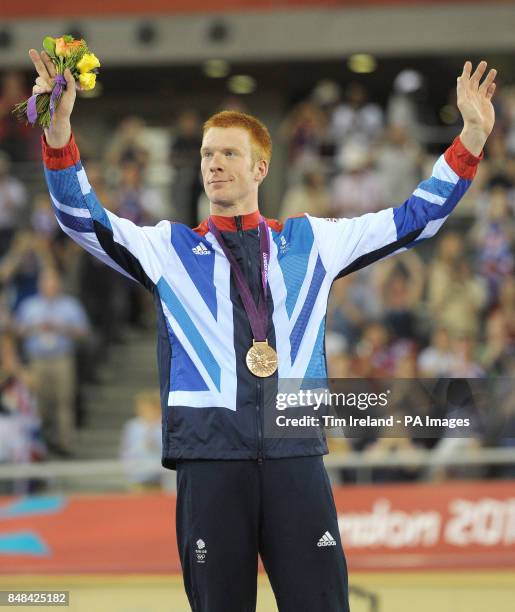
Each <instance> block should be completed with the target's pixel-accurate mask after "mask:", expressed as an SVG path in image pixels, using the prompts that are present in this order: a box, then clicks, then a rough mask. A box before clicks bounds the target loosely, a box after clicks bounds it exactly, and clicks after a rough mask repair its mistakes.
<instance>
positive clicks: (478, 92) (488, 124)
mask: <svg viewBox="0 0 515 612" xmlns="http://www.w3.org/2000/svg"><path fill="white" fill-rule="evenodd" d="M486 68H487V63H486V62H485V61H482V62H479V64H478V66H477V68H476V69H475V70H474V72H473V73H472V63H471V62H469V61H467V62H465V65H464V66H463V72H462V73H461V75H460V76H459V77H458V83H457V96H458V108H459V110H460V113H461V116H462V117H463V123H464V131H467V132H469V133H473V134H474V136H475V138H477V139H478V142H479V141H480V140H481V139H483V143H482V145H484V142H485V141H486V139H487V138H488V136H489V134H490V132H491V131H492V129H493V127H494V122H495V110H494V107H493V104H492V96H493V95H494V92H495V86H496V85H495V83H494V79H495V77H496V75H497V70H495V69H493V68H492V69H491V70H490V71H489V72H488V74H487V75H486V77H485V78H484V80H483V82H482V83H480V81H481V78H482V77H483V75H484V74H485V71H486ZM471 73H472V74H471ZM482 145H481V147H482Z"/></svg>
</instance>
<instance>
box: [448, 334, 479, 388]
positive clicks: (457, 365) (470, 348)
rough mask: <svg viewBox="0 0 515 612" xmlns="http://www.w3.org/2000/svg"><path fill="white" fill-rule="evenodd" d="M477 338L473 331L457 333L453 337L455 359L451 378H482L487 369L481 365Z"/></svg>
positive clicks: (452, 346) (452, 350)
mask: <svg viewBox="0 0 515 612" xmlns="http://www.w3.org/2000/svg"><path fill="white" fill-rule="evenodd" d="M476 351H477V342H476V338H475V336H474V335H473V334H471V333H465V332H462V333H456V334H455V335H454V336H452V337H451V352H452V356H453V360H452V363H451V368H450V371H449V376H450V377H451V378H482V377H483V376H485V371H484V370H483V368H482V367H481V366H480V365H479V363H478V359H477V355H476Z"/></svg>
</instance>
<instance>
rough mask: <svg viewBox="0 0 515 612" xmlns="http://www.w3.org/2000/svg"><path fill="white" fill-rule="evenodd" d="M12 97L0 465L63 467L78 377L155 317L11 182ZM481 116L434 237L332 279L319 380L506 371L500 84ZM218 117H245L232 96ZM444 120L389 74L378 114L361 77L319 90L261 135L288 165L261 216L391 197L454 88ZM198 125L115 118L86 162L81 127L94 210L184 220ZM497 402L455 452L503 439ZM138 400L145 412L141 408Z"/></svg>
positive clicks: (437, 137)
mask: <svg viewBox="0 0 515 612" xmlns="http://www.w3.org/2000/svg"><path fill="white" fill-rule="evenodd" d="M27 95H28V92H27V90H26V84H25V81H24V79H23V77H22V76H21V75H20V74H17V73H14V72H13V73H8V74H4V76H3V80H2V81H1V83H0V354H1V364H0V393H1V395H0V399H1V402H0V463H1V462H9V461H23V460H34V461H36V460H42V459H44V458H45V457H48V456H53V455H57V456H59V457H63V458H64V457H69V456H71V455H72V451H73V444H72V440H73V436H74V432H75V430H76V428H77V427H78V426H79V427H80V426H81V422H82V421H83V419H84V415H82V414H81V410H80V385H81V383H84V382H94V381H95V379H96V376H97V373H98V367H99V365H101V364H102V362H103V359H104V356H105V354H106V350H107V349H108V348H109V346H111V345H112V343H116V342H118V341H120V339H121V338H122V336H123V330H124V328H125V327H126V326H140V327H145V326H147V325H148V321H149V320H151V321H152V320H153V319H152V316H151V315H150V314H149V313H150V312H151V304H150V303H149V300H148V299H147V297H146V296H145V294H144V293H143V292H142V291H140V290H139V289H138V288H137V287H135V286H134V285H133V284H131V283H129V282H128V281H126V280H125V279H124V278H123V277H122V276H120V275H118V274H116V273H114V272H113V271H111V270H109V269H108V268H107V267H105V266H104V265H102V264H100V263H99V262H97V261H96V260H94V259H93V258H92V257H90V256H89V255H88V254H86V253H84V252H82V251H81V250H80V249H79V248H78V247H76V246H75V245H74V244H73V243H72V242H71V241H70V240H68V239H67V238H66V237H64V234H63V233H62V232H61V231H60V230H59V227H58V225H57V223H56V221H55V218H54V215H53V212H52V204H51V201H50V198H49V196H48V194H47V192H46V191H45V190H44V184H43V183H41V182H40V183H39V184H38V186H37V187H35V186H34V185H35V184H34V182H31V183H30V185H29V184H28V183H27V180H26V177H27V167H28V168H29V169H30V171H31V172H32V173H33V174H34V173H40V174H41V175H42V172H41V166H40V164H39V163H38V162H39V159H40V152H39V146H40V145H39V134H37V130H33V129H29V128H27V127H25V126H23V125H22V124H20V123H18V122H16V121H15V120H14V119H13V118H12V116H11V115H10V109H11V108H12V106H13V104H14V103H16V102H18V101H19V100H20V99H22V98H24V97H26V96H27ZM495 105H496V112H497V122H496V127H495V131H494V133H493V134H492V135H491V137H490V139H489V141H488V144H487V147H486V150H485V159H484V161H483V162H482V163H481V165H480V169H479V172H478V175H477V178H476V179H475V181H474V183H473V185H472V187H471V188H470V190H469V192H468V193H467V195H466V196H465V198H464V200H463V201H462V202H461V203H460V204H459V206H458V208H457V210H456V211H455V212H454V213H453V214H452V215H451V218H450V219H449V220H448V222H447V223H446V225H445V226H444V228H443V229H442V230H441V232H440V233H439V234H438V236H437V237H436V238H435V239H433V240H431V241H428V242H427V243H424V244H422V245H420V247H418V248H416V249H413V250H410V251H407V252H405V253H403V254H401V255H398V256H396V257H394V258H391V259H388V260H386V261H383V262H379V263H376V264H374V265H373V266H371V267H370V268H369V269H364V270H362V271H360V272H357V273H355V274H352V275H350V276H348V277H345V278H343V279H341V280H339V281H338V282H337V283H335V284H334V286H333V290H332V294H331V299H330V304H329V311H328V317H327V338H326V351H327V358H328V368H329V374H330V376H332V377H335V378H353V377H356V378H358V377H359V378H362V377H367V378H374V377H382V378H389V377H391V378H406V379H414V378H417V377H429V378H441V377H444V378H484V379H488V380H490V379H496V380H509V379H510V377H511V376H512V375H513V373H514V369H515V362H514V347H515V344H514V342H515V279H514V239H515V235H514V227H515V226H514V214H515V89H514V88H510V87H507V86H505V87H504V88H501V89H500V90H499V91H498V93H496V97H495ZM223 107H224V108H236V109H238V110H247V108H246V107H245V104H244V103H242V101H241V99H232V100H229V101H226V102H224V103H223ZM446 109H447V110H446V116H445V121H442V120H441V119H439V118H438V117H437V115H438V113H437V109H432V108H431V98H430V97H429V96H428V94H427V93H425V94H424V87H423V78H422V76H421V75H419V74H418V73H416V72H413V71H403V72H402V73H401V74H399V75H398V77H397V78H396V79H395V82H394V83H393V85H392V91H391V92H390V95H389V97H388V102H387V104H386V105H379V104H378V103H376V102H375V101H374V100H371V99H369V96H368V93H367V90H366V89H365V87H364V86H363V85H362V84H361V83H359V82H351V83H346V84H345V85H342V84H339V83H336V82H332V81H321V82H319V83H318V84H317V85H316V86H315V87H314V89H313V91H312V92H311V93H310V95H308V96H307V97H306V98H305V99H303V100H301V101H300V102H298V103H296V104H295V105H294V106H290V107H289V108H287V109H286V110H285V113H284V117H283V118H282V121H281V124H280V127H279V129H278V130H277V133H276V134H272V136H273V138H274V146H275V148H276V150H278V149H282V150H283V151H285V156H286V159H287V163H286V164H285V171H284V185H283V194H284V195H283V198H282V201H281V202H278V203H277V206H276V215H275V216H277V217H278V218H279V219H285V218H286V217H288V216H292V215H296V214H298V213H300V212H309V213H310V214H312V215H315V216H320V217H340V216H345V217H353V216H356V215H361V214H364V213H369V212H375V211H378V210H381V209H383V208H386V207H389V206H396V205H399V204H402V202H403V201H404V200H405V199H407V198H408V197H409V195H410V194H411V192H412V191H413V190H414V189H415V187H416V186H417V184H418V183H419V182H420V181H421V180H423V179H424V178H427V177H428V176H429V175H430V172H431V168H432V165H433V163H434V162H435V161H436V158H437V157H438V155H439V154H440V153H442V152H443V151H444V150H445V148H446V146H448V145H449V144H450V143H451V141H452V139H453V138H454V136H455V135H457V134H458V133H459V130H460V121H459V114H458V112H457V109H456V107H455V105H454V106H453V100H452V92H451V93H450V101H449V105H448V107H446ZM251 112H256V111H255V109H252V110H251ZM435 117H437V119H435ZM203 119H204V117H200V116H199V115H198V114H197V113H196V112H195V111H192V110H186V111H184V112H182V113H179V114H178V115H177V116H176V118H175V120H174V122H173V124H172V125H171V126H155V125H152V126H151V125H149V124H148V123H147V121H146V119H145V118H144V117H139V116H130V117H126V118H124V119H122V120H121V121H120V122H119V124H118V125H117V126H115V127H114V129H113V131H112V133H111V134H110V135H109V138H108V139H106V141H105V142H106V144H105V146H104V148H103V151H102V152H101V154H89V153H88V151H89V148H88V134H81V133H80V131H79V132H78V133H77V134H76V136H77V139H78V140H79V145H80V146H81V150H82V152H83V157H84V158H85V159H84V162H85V166H86V169H87V173H88V177H89V180H90V182H91V183H92V185H93V187H94V189H95V191H96V193H97V195H98V197H99V198H100V200H101V202H102V203H103V205H104V206H105V207H106V208H108V209H110V210H111V211H113V212H115V213H116V214H118V215H120V216H122V217H125V218H128V219H131V220H132V221H134V222H135V223H137V224H140V225H144V224H154V223H156V222H157V221H159V220H161V219H163V218H173V219H176V220H180V221H183V222H185V223H188V224H189V225H191V226H195V225H196V224H197V222H198V221H199V218H200V217H202V216H203V214H202V213H203V212H204V211H205V201H204V200H203V197H204V196H203V190H202V184H201V180H200V176H199V148H200V143H201V127H202V120H203ZM82 142H84V146H82ZM31 163H32V165H30V164H31ZM267 210H271V209H270V207H269V203H267ZM501 393H504V396H503V397H502V401H501V400H500V401H499V403H498V405H497V413H495V414H496V415H497V418H494V419H493V420H494V421H495V423H492V419H490V426H489V427H488V428H486V429H485V428H481V427H477V428H476V430H475V438H474V436H470V437H468V438H467V442H465V443H461V445H460V448H461V447H463V446H466V445H467V444H468V445H470V446H471V447H474V446H482V445H483V446H484V445H492V444H493V445H507V446H511V445H514V443H515V434H513V433H512V434H511V436H510V435H506V432H507V431H510V428H509V427H506V423H510V422H512V423H513V420H514V419H515V394H514V393H513V392H512V389H511V387H510V385H509V384H508V385H505V387H503V389H502V390H501ZM140 403H142V404H143V405H151V404H152V401H150V399H149V397H144V398H143V399H142V400H141V402H140ZM141 410H142V413H145V414H147V413H148V414H147V416H146V417H143V420H145V419H146V420H152V419H151V418H150V417H148V415H149V414H150V413H151V412H152V410H151V409H150V408H149V409H148V410H147V411H146V412H145V409H144V408H142V409H141ZM453 410H455V406H453V405H450V406H449V411H450V412H452V411H453ZM491 415H492V413H490V416H491ZM494 416H495V415H494ZM147 417H148V418H147ZM143 429H144V428H143ZM156 431H157V430H156ZM511 431H512V432H513V426H512V427H511ZM138 432H139V433H138ZM140 434H141V435H140ZM152 435H154V434H152ZM141 436H143V434H142V431H141V428H140V430H138V427H137V426H136V425H134V426H132V427H129V426H128V429H127V430H126V431H125V433H124V436H123V443H122V446H123V452H122V454H123V456H124V457H125V458H127V457H131V456H134V452H136V450H134V449H136V447H138V445H140V446H141V444H140V441H137V440H140V438H141ZM134 440H136V441H134ZM131 441H134V442H131ZM131 445H132V446H133V447H134V449H132V450H131ZM332 445H333V446H334V448H340V449H343V448H345V449H348V448H349V446H350V447H351V448H352V449H354V450H355V449H356V448H358V449H359V450H362V451H363V452H370V453H377V452H383V453H391V452H396V451H397V450H400V449H404V450H406V448H415V447H416V446H417V445H418V442H417V441H416V440H409V439H405V438H399V439H398V440H397V441H395V440H393V441H392V440H391V439H390V440H386V439H384V438H383V439H377V440H371V441H368V442H367V444H364V445H361V446H360V445H356V444H354V443H353V442H352V441H351V442H350V443H349V442H348V441H347V442H345V443H344V441H342V440H339V441H337V442H336V441H333V442H332ZM427 445H428V444H426V446H427ZM445 445H448V442H445V441H444V440H438V439H436V440H433V441H432V442H431V443H430V444H429V446H430V447H431V448H435V450H437V449H438V448H441V447H442V446H445ZM446 448H447V447H446ZM154 451H155V449H153V450H152V453H153V452H154ZM440 452H443V451H440ZM156 456H157V454H156ZM439 475H440V476H441V475H442V474H441V473H440V474H439ZM141 478H142V479H146V478H147V476H146V475H142V476H141ZM149 478H150V481H152V478H151V477H149Z"/></svg>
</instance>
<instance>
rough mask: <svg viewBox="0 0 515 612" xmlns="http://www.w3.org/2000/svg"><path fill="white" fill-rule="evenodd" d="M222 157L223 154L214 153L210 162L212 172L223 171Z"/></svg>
mask: <svg viewBox="0 0 515 612" xmlns="http://www.w3.org/2000/svg"><path fill="white" fill-rule="evenodd" d="M222 159H223V157H222V155H221V153H214V154H213V156H212V157H211V160H210V162H209V170H210V172H216V171H217V170H223V164H222Z"/></svg>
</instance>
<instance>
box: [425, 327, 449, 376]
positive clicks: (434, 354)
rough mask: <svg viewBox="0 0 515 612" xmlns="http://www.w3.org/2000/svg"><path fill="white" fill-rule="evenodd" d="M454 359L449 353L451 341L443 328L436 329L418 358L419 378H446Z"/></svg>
mask: <svg viewBox="0 0 515 612" xmlns="http://www.w3.org/2000/svg"><path fill="white" fill-rule="evenodd" d="M454 360H455V357H454V356H453V354H452V352H451V339H450V337H449V332H448V331H447V329H446V328H445V327H436V328H435V330H434V331H433V333H432V335H431V342H430V344H429V346H428V347H426V348H425V349H423V350H422V351H421V352H420V354H419V356H418V370H419V372H420V376H423V377H426V378H440V377H444V378H445V377H448V376H449V375H450V372H451V370H452V368H453V364H454Z"/></svg>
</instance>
